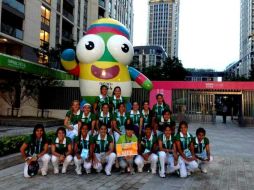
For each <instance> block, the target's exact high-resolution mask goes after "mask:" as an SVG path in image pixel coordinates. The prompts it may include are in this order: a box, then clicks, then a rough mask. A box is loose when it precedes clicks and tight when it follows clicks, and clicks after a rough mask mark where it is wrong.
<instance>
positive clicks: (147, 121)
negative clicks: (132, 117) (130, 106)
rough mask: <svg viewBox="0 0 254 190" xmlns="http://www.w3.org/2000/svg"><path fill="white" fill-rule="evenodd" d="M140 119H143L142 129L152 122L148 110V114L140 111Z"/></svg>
mask: <svg viewBox="0 0 254 190" xmlns="http://www.w3.org/2000/svg"><path fill="white" fill-rule="evenodd" d="M141 117H142V118H143V121H144V127H145V126H146V125H147V124H150V123H151V122H152V114H151V111H150V110H148V112H145V111H144V110H142V112H141Z"/></svg>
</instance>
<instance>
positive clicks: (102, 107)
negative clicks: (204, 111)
mask: <svg viewBox="0 0 254 190" xmlns="http://www.w3.org/2000/svg"><path fill="white" fill-rule="evenodd" d="M105 105H107V106H108V107H109V104H108V103H103V104H102V105H101V108H103V106H105Z"/></svg>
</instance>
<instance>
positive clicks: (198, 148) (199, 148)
mask: <svg viewBox="0 0 254 190" xmlns="http://www.w3.org/2000/svg"><path fill="white" fill-rule="evenodd" d="M192 143H193V145H194V152H195V154H201V153H202V152H204V151H205V148H206V145H209V139H208V138H206V137H205V138H204V139H203V140H202V141H201V142H198V138H197V137H194V138H193V139H192Z"/></svg>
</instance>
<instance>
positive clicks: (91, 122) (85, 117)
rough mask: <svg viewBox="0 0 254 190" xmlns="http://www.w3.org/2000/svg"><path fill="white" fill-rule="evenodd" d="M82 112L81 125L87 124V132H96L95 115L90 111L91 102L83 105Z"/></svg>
mask: <svg viewBox="0 0 254 190" xmlns="http://www.w3.org/2000/svg"><path fill="white" fill-rule="evenodd" d="M82 108H83V110H82V111H83V113H82V117H81V123H82V126H83V125H88V126H89V134H92V135H94V134H95V133H96V131H95V129H96V123H97V120H96V116H95V114H93V113H92V112H91V104H89V103H85V104H84V105H83V106H82Z"/></svg>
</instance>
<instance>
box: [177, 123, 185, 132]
mask: <svg viewBox="0 0 254 190" xmlns="http://www.w3.org/2000/svg"><path fill="white" fill-rule="evenodd" d="M182 125H185V126H186V127H187V128H188V123H187V122H186V121H181V122H180V123H179V127H178V130H177V131H178V133H179V132H181V126H182Z"/></svg>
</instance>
